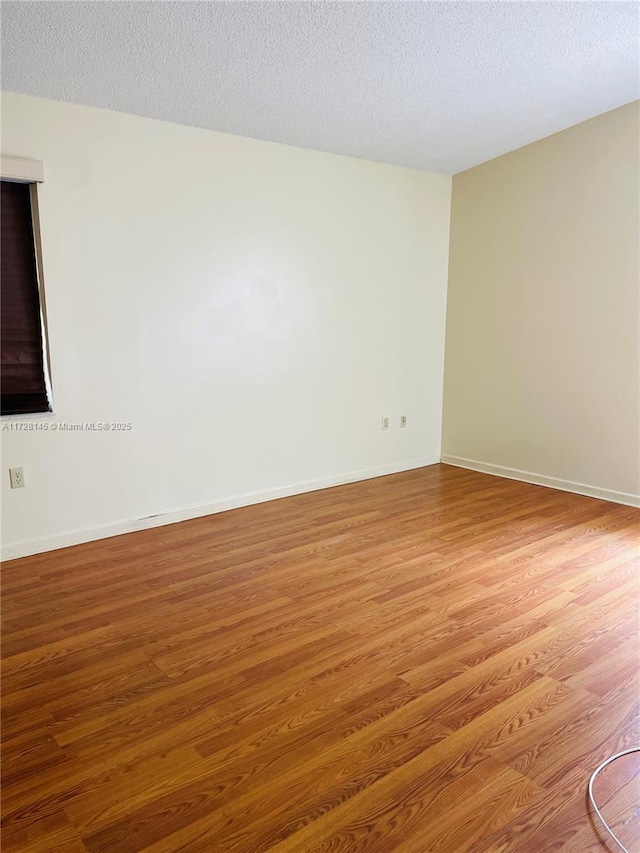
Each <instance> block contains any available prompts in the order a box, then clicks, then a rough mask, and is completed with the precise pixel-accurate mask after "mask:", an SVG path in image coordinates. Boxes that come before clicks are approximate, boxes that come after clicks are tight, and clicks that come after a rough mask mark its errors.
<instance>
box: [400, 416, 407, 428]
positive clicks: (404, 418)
mask: <svg viewBox="0 0 640 853" xmlns="http://www.w3.org/2000/svg"><path fill="white" fill-rule="evenodd" d="M406 425H407V416H406V415H402V416H401V417H400V426H401V427H402V429H404V428H405V427H406Z"/></svg>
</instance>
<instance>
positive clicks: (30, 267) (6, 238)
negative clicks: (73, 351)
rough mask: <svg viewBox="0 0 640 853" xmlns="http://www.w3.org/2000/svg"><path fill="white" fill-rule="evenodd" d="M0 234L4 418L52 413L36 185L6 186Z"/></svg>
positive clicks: (1, 185) (1, 194)
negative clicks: (33, 202)
mask: <svg viewBox="0 0 640 853" xmlns="http://www.w3.org/2000/svg"><path fill="white" fill-rule="evenodd" d="M0 232H1V235H0V291H1V292H0V348H1V350H2V353H1V365H0V397H1V407H0V408H1V414H3V415H16V414H28V413H32V412H47V411H50V409H51V406H50V402H49V399H48V396H47V384H46V377H45V366H44V347H43V338H42V321H41V313H40V293H39V289H38V272H37V263H36V249H35V240H34V233H33V220H32V212H31V188H30V184H28V183H15V182H12V181H6V180H3V181H0Z"/></svg>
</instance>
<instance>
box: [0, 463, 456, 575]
mask: <svg viewBox="0 0 640 853" xmlns="http://www.w3.org/2000/svg"><path fill="white" fill-rule="evenodd" d="M438 462H440V457H439V456H423V457H420V458H418V459H409V460H406V461H404V462H396V463H393V464H391V465H381V466H379V467H377V468H366V469H363V470H361V471H350V472H348V473H346V474H338V475H336V476H333V477H324V478H322V479H319V480H309V481H308V482H302V483H293V484H291V485H288V486H279V487H277V488H274V489H263V490H261V491H257V492H246V493H245V494H240V495H234V496H232V497H229V498H223V499H222V500H218V501H213V502H212V503H206V504H197V505H193V506H186V507H179V508H176V509H170V510H167V511H166V512H160V513H157V514H156V515H150V516H143V517H140V518H130V519H127V520H123V521H115V522H110V523H108V524H100V525H96V526H95V527H85V528H81V529H78V530H69V531H67V532H65V533H59V534H56V535H54V536H43V537H41V538H38V539H29V540H23V541H22V542H14V543H12V544H10V545H3V546H2V552H1V554H2V560H15V559H17V558H18V557H28V556H30V555H32V554H42V553H43V552H45V551H55V550H56V549H58V548H68V547H69V546H70V545H80V544H81V543H83V542H93V541H94V540H96V539H107V538H109V537H110V536H120V535H121V534H122V533H133V532H135V531H136V530H148V529H149V528H151V527H162V526H163V525H165V524H175V523H176V522H178V521H187V520H188V519H190V518H200V517H202V516H204V515H213V514H214V513H218V512H225V511H226V510H229V509H237V508H238V507H242V506H250V505H251V504H258V503H264V502H265V501H272V500H277V499H278V498H286V497H291V495H301V494H304V493H305V492H315V491H319V490H320V489H328V488H330V487H331V486H344V485H346V484H347V483H357V482H360V481H361V480H372V479H374V478H375V477H384V476H385V475H386V474H399V473H401V472H402V471H412V470H413V469H414V468H425V467H426V466H427V465H436V464H437V463H438Z"/></svg>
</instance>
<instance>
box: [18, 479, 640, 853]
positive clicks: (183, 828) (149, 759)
mask: <svg viewBox="0 0 640 853" xmlns="http://www.w3.org/2000/svg"><path fill="white" fill-rule="evenodd" d="M639 545H640V512H638V510H634V509H630V508H628V507H624V506H617V505H615V504H609V503H605V502H603V501H597V500H594V499H591V498H583V497H578V496H576V495H570V494H565V493H562V492H557V491H552V490H551V489H544V488H540V487H536V486H529V485H525V484H523V483H517V482H512V481H508V480H501V479H497V478H494V477H490V476H487V475H483V474H476V473H473V472H469V471H463V470H460V469H456V468H451V467H447V466H444V465H434V466H432V467H429V468H423V469H420V470H417V471H412V472H408V473H404V474H398V475H393V476H389V477H384V478H380V479H377V480H370V481H367V482H364V483H356V484H353V485H347V486H341V487H338V488H334V489H329V490H326V491H322V492H315V493H313V494H307V495H301V496H298V497H293V498H287V499H284V500H279V501H275V502H272V503H267V504H262V505H259V506H254V507H248V508H245V509H238V510H234V511H232V512H227V513H224V514H220V515H214V516H209V517H206V518H202V519H198V520H194V521H187V522H183V523H180V524H175V525H172V526H169V527H161V528H156V529H154V530H148V531H144V532H140V533H134V534H129V535H127V536H120V537H117V538H112V539H106V540H102V541H100V542H94V543H89V544H86V545H79V546H76V547H74V548H68V549H66V550H61V551H57V552H52V553H48V554H43V555H39V556H34V557H28V558H24V559H21V560H16V561H13V562H10V563H7V564H5V566H4V567H3V606H2V616H3V644H2V655H3V729H2V739H3V763H2V775H3V815H4V818H3V827H4V828H3V836H2V849H3V851H4V853H10V851H34V852H35V851H39V852H40V851H41V852H42V853H44V851H46V853H52V851H60V853H76V852H77V851H78V852H79V851H85V853H86V851H89V853H107V851H108V853H136V852H137V851H143V850H144V851H147V853H169V851H171V853H173V851H188V853H215V851H235V852H236V853H249V851H252V853H254V851H267V850H268V851H272V853H294V851H295V853H311V851H314V853H320V851H322V853H338V852H339V851H345V853H346V851H348V853H356V851H366V853H377V851H385V853H386V851H403V853H413V851H415V853H432V851H433V853H436V851H440V853H458V851H473V853H507V851H518V852H519V853H546V851H554V850H563V851H566V853H595V851H602V850H606V849H610V850H612V849H614V848H613V847H609V848H607V847H606V846H605V845H604V844H603V841H602V840H601V839H603V838H604V835H603V834H602V833H601V832H600V830H599V829H598V828H597V826H596V824H595V823H594V822H593V821H592V820H591V818H590V816H589V811H588V807H587V803H586V786H587V782H588V779H589V776H590V774H591V772H592V770H593V769H594V768H595V767H596V765H597V764H598V763H599V762H600V761H602V760H603V759H605V758H606V757H607V756H609V755H610V754H612V753H614V752H617V751H619V750H622V749H625V748H628V747H630V746H633V745H636V744H639V743H640V731H639V727H638V710H639V705H640V702H639V700H640V694H639V690H638V652H639V650H640V649H639V635H638V614H639V608H638V597H639V592H640V588H639V584H638V554H639V551H638V548H639ZM639 769H640V760H639V757H638V756H637V755H632V756H629V757H626V758H622V759H619V761H617V762H615V763H614V764H612V765H611V766H610V767H609V768H608V769H607V771H606V772H605V773H604V774H603V776H602V778H601V779H599V780H598V782H597V783H596V797H597V799H598V803H599V805H600V807H601V809H602V811H603V813H604V814H605V817H607V818H608V820H609V821H610V822H611V824H612V825H613V826H614V827H615V829H616V832H617V833H618V834H619V836H620V839H621V840H622V841H623V843H625V844H626V846H627V847H628V848H629V850H630V851H638V850H640V828H639V824H640V820H639V819H638V816H637V814H636V812H638V813H640V810H638V808H637V802H638V770H639Z"/></svg>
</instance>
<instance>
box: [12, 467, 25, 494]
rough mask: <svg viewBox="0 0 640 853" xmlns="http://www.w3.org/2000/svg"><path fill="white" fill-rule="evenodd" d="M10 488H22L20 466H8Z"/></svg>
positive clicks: (22, 474) (22, 481) (22, 475)
mask: <svg viewBox="0 0 640 853" xmlns="http://www.w3.org/2000/svg"><path fill="white" fill-rule="evenodd" d="M9 479H10V480H11V488H12V489H24V471H23V470H22V468H9Z"/></svg>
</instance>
